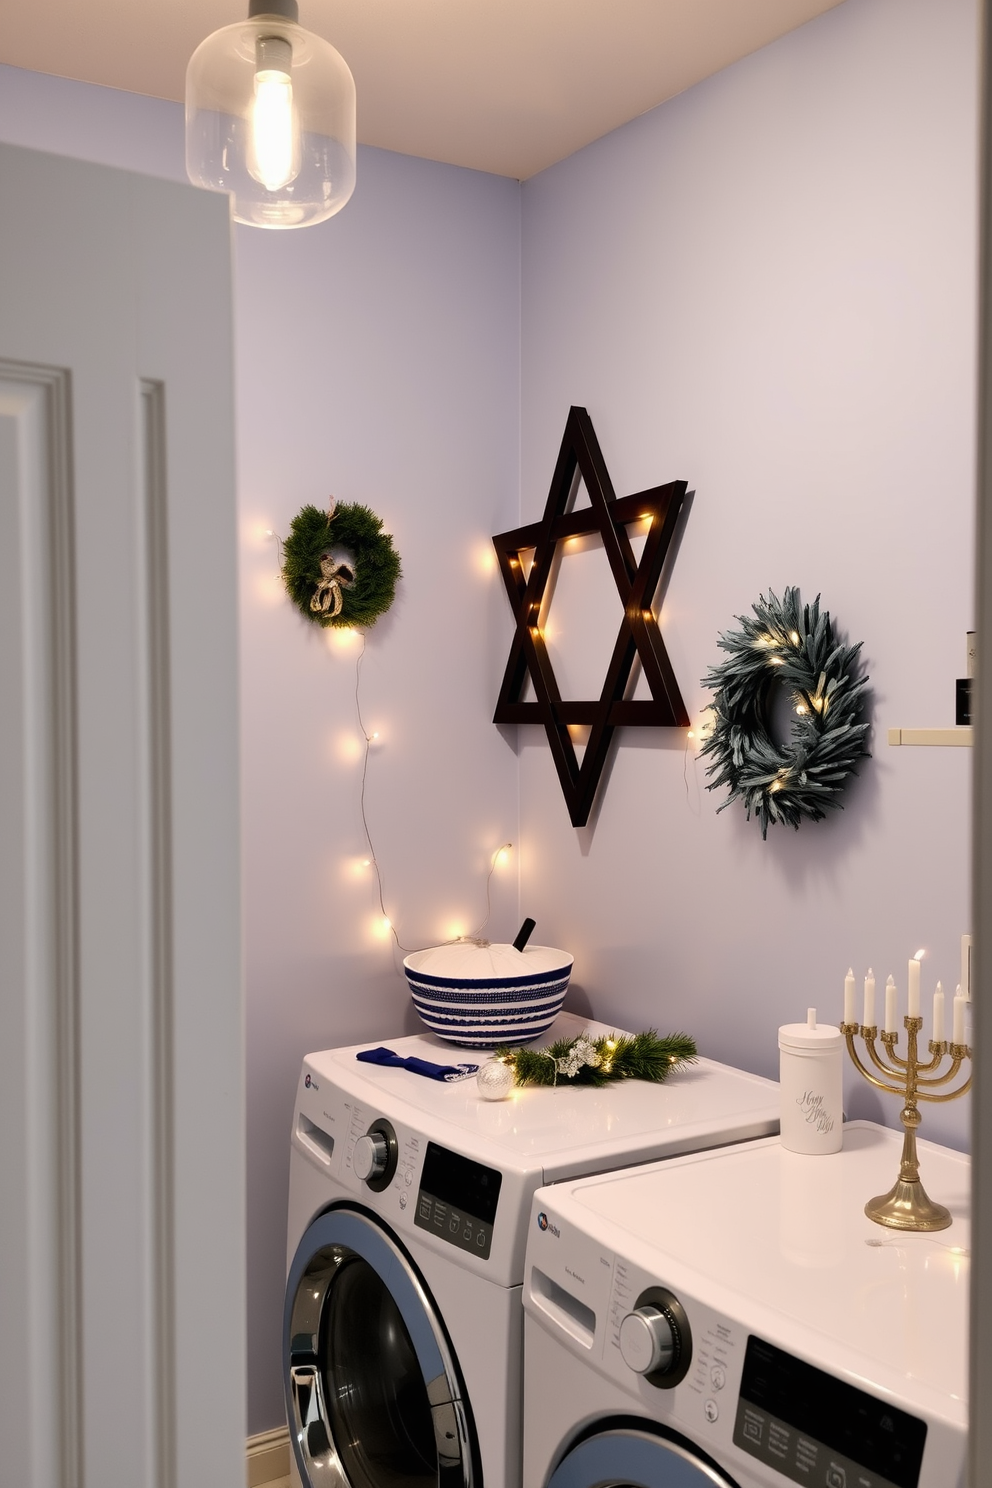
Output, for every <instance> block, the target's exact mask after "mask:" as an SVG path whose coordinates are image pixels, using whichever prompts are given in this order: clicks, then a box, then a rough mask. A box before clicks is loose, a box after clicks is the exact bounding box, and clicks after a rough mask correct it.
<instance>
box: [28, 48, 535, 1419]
mask: <svg viewBox="0 0 992 1488" xmlns="http://www.w3.org/2000/svg"><path fill="white" fill-rule="evenodd" d="M182 131H183V123H182V110H181V109H180V108H179V107H177V106H176V105H173V104H167V103H161V102H158V101H156V100H153V99H147V98H139V97H136V96H134V95H131V94H126V93H116V92H112V91H110V90H108V89H101V88H94V87H89V86H86V85H83V84H78V83H71V82H67V81H65V80H62V79H57V78H48V77H41V76H38V75H36V74H32V73H26V72H21V71H18V70H16V69H13V68H0V138H4V139H8V140H10V141H12V142H15V143H20V144H26V145H33V146H35V147H37V148H41V149H47V150H53V151H56V152H59V153H63V154H67V155H74V156H77V157H81V158H85V159H94V160H101V161H104V162H106V163H108V164H112V165H122V166H128V167H130V168H134V169H145V170H147V171H149V172H151V173H153V174H161V175H169V176H177V177H178V176H183V133H182ZM519 203H520V191H519V187H518V186H517V184H516V183H515V182H510V181H506V180H502V179H499V178H497V177H494V176H486V175H482V174H479V173H476V172H472V171H465V170H459V169H456V168H454V167H451V166H442V165H435V164H432V163H430V162H427V161H421V160H414V159H410V158H407V157H403V156H398V155H392V154H389V153H388V152H385V151H380V150H361V151H360V158H359V184H358V187H357V190H356V192H355V196H354V198H353V199H352V201H351V203H350V204H349V206H348V209H347V211H346V212H344V213H343V214H342V215H341V216H339V217H336V218H334V219H332V220H331V221H330V222H328V223H326V224H323V225H321V226H320V227H317V228H311V229H309V230H308V231H307V232H305V233H299V234H292V233H288V234H283V233H264V232H257V231H253V230H251V229H244V228H239V229H237V230H236V234H235V239H236V244H235V249H236V251H235V260H236V263H235V271H236V272H235V279H236V305H235V324H236V337H237V378H238V452H239V466H240V481H239V484H240V506H241V529H242V530H241V536H242V544H241V605H242V613H241V636H242V641H241V692H242V709H243V720H244V726H243V758H242V769H243V783H244V843H245V866H244V875H245V890H244V903H245V939H246V966H247V989H246V992H247V1049H248V1111H247V1124H248V1272H249V1277H248V1286H249V1291H248V1345H249V1401H248V1429H249V1431H251V1432H256V1431H262V1430H265V1429H267V1428H269V1427H271V1426H274V1425H277V1424H278V1423H279V1422H280V1420H281V1419H282V1388H281V1381H280V1344H279V1337H280V1327H281V1320H282V1290H283V1279H284V1276H285V1248H286V1219H285V1215H286V1197H287V1174H288V1155H289V1127H290V1121H291V1117H292V1109H293V1100H294V1097H295V1092H296V1081H297V1078H298V1075H299V1068H300V1061H301V1058H302V1056H303V1054H304V1053H305V1052H306V1051H308V1050H310V1049H315V1048H326V1047H327V1046H329V1045H332V1044H342V1043H349V1042H352V1041H358V1040H365V1039H369V1040H380V1039H384V1038H389V1037H390V1036H393V1037H395V1036H396V1034H397V1033H400V1032H403V1031H404V1030H405V1029H406V1028H407V1027H408V1026H410V1027H412V1022H411V1019H412V1014H411V1013H410V1012H409V1010H408V1007H409V1004H408V999H407V997H406V994H405V990H404V988H405V984H404V982H403V980H402V974H401V973H400V972H399V971H398V965H399V961H398V957H394V955H393V954H392V953H391V950H390V947H389V945H388V943H386V942H385V941H383V940H381V939H379V938H377V935H376V919H377V903H376V898H375V892H374V884H373V878H372V875H371V873H370V872H369V871H368V870H367V869H363V868H362V866H361V865H362V860H363V859H364V858H365V857H366V856H367V850H366V847H365V843H364V839H363V835H362V824H361V815H360V809H359V789H360V771H361V753H360V742H361V741H360V735H359V732H358V728H357V721H356V715H355V676H356V661H357V657H358V645H357V644H356V643H355V642H354V641H352V642H351V644H350V645H348V644H345V645H339V644H336V643H335V642H333V641H332V642H331V643H330V644H329V643H328V641H327V638H326V637H325V636H324V635H323V634H322V633H320V632H318V631H316V630H315V629H314V628H313V627H312V626H310V625H308V624H307V623H306V622H305V621H304V620H302V619H301V618H300V617H299V616H298V615H297V614H296V612H295V611H294V610H293V609H292V608H291V606H290V605H289V604H288V602H287V600H286V599H285V596H284V595H283V592H282V589H281V585H280V583H279V580H278V578H277V577H276V562H277V556H276V548H275V545H274V543H273V541H272V539H271V538H267V537H266V536H265V532H266V529H267V528H272V529H274V530H275V531H276V532H279V533H283V534H285V532H286V531H287V530H288V527H289V522H290V520H291V518H292V517H293V516H294V514H295V513H296V512H297V511H298V510H299V508H300V506H302V505H303V504H304V502H310V501H312V502H315V503H318V504H319V503H322V502H323V501H325V500H326V499H327V497H328V496H329V495H330V494H333V495H335V496H336V497H337V498H338V499H339V500H342V501H360V502H364V503H366V504H368V505H369V506H371V507H373V508H374V509H375V510H376V511H377V512H378V513H379V514H380V515H381V516H382V517H383V518H384V521H385V525H386V527H387V529H388V530H390V531H391V532H392V533H393V534H394V536H395V539H396V545H397V547H398V549H399V551H400V554H401V556H402V560H403V568H404V577H403V580H402V582H401V585H400V589H399V597H398V599H397V602H396V604H395V606H394V607H393V609H392V610H391V611H390V613H389V614H388V615H387V616H385V617H384V618H382V619H381V620H380V621H379V622H378V623H377V624H376V626H375V627H374V628H373V629H372V630H371V631H370V633H369V636H368V643H367V651H366V655H365V659H364V662H363V671H362V703H363V712H364V717H365V721H366V726H367V727H368V729H369V731H370V732H372V731H373V730H374V731H377V732H378V733H379V734H380V741H381V742H380V744H379V745H378V746H377V747H376V750H375V753H374V755H373V756H372V758H371V761H370V766H369V783H368V794H367V814H368V819H369V824H370V826H371V828H372V832H373V837H374V840H375V844H376V851H377V854H378V857H379V860H380V863H381V867H382V871H383V876H384V881H385V893H386V906H387V909H388V911H389V913H390V914H391V916H392V917H393V919H394V920H395V922H396V925H397V929H398V932H399V934H400V937H401V939H403V940H404V942H405V943H406V944H407V945H409V946H416V945H424V944H431V943H433V942H435V941H436V940H438V939H443V938H445V937H446V936H448V935H450V934H452V933H453V932H454V931H455V929H456V927H457V928H458V929H460V930H461V931H463V932H464V931H470V930H471V929H473V928H474V927H475V926H477V925H478V924H479V922H480V921H481V920H482V918H483V916H484V914H485V878H486V873H487V871H488V868H489V863H490V857H491V854H492V852H493V850H494V849H495V848H497V847H498V846H499V845H500V844H501V843H503V842H505V841H507V840H515V838H516V821H517V787H516V760H515V758H514V754H513V751H512V749H511V748H510V747H509V746H508V745H507V744H506V742H505V741H504V740H503V739H502V738H501V737H500V735H499V734H498V733H497V732H496V730H495V729H494V728H493V727H492V724H491V723H490V716H491V711H492V708H491V699H492V697H493V696H494V694H495V690H496V686H497V683H498V677H499V671H500V667H501V664H502V656H501V654H500V648H501V640H500V637H499V622H500V621H501V620H502V618H503V609H502V606H503V599H502V594H501V591H499V590H498V587H497V579H496V576H495V574H494V571H493V565H492V560H491V550H490V544H489V536H490V534H491V533H493V532H497V531H500V530H502V529H503V528H505V527H507V526H512V525H513V523H514V522H515V520H516V515H517V509H518V508H517V489H518V378H519V247H520V219H519ZM68 230H71V224H67V231H68ZM189 541H190V542H195V541H196V533H195V532H190V533H189ZM492 898H493V919H492V922H491V927H490V928H491V932H492V933H495V934H496V935H497V936H501V937H503V938H506V937H507V936H511V935H512V934H513V932H514V930H515V928H516V923H517V921H516V914H517V870H516V860H515V859H514V858H513V857H512V856H511V858H510V860H509V861H508V862H507V864H506V866H505V868H502V869H500V870H497V873H496V875H495V876H494V879H493V884H492ZM218 1057H219V1058H224V1057H226V1052H225V1051H218ZM237 1222H238V1220H237V1218H236V1217H235V1218H233V1219H232V1223H234V1224H236V1223H237ZM204 1243H205V1254H206V1253H208V1252H209V1249H210V1247H211V1245H212V1246H213V1247H214V1248H215V1254H214V1258H213V1260H212V1261H211V1262H210V1263H211V1264H217V1260H218V1254H217V1252H218V1251H219V1252H220V1254H222V1246H223V1237H217V1236H214V1237H208V1236H205V1237H204Z"/></svg>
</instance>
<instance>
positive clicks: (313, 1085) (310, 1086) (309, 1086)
mask: <svg viewBox="0 0 992 1488" xmlns="http://www.w3.org/2000/svg"><path fill="white" fill-rule="evenodd" d="M303 1083H304V1085H305V1086H306V1087H307V1089H308V1090H311V1089H313V1090H319V1089H320V1086H319V1085H318V1084H317V1081H316V1080H314V1079H312V1078H311V1076H310V1075H307V1077H306V1079H305V1080H304V1081H303Z"/></svg>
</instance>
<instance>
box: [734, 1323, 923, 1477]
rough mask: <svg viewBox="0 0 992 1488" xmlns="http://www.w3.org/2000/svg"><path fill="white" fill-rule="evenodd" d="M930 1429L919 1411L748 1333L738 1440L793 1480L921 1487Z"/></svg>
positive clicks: (736, 1424) (748, 1450) (745, 1449)
mask: <svg viewBox="0 0 992 1488" xmlns="http://www.w3.org/2000/svg"><path fill="white" fill-rule="evenodd" d="M926 1435H927V1428H926V1422H925V1421H921V1420H919V1419H918V1418H917V1417H916V1416H910V1415H908V1414H907V1413H906V1412H905V1411H902V1410H899V1409H897V1407H895V1406H893V1405H890V1404H889V1403H888V1402H887V1401H884V1400H878V1399H877V1398H876V1397H875V1396H874V1395H867V1394H866V1393H865V1392H864V1391H863V1390H859V1389H857V1388H856V1387H855V1386H854V1385H849V1384H846V1383H845V1382H844V1381H843V1380H839V1379H835V1378H834V1377H833V1375H830V1374H825V1373H824V1372H823V1370H822V1369H815V1368H814V1367H813V1365H812V1364H805V1363H803V1361H802V1360H801V1359H796V1358H795V1357H794V1356H793V1355H792V1354H787V1353H784V1352H783V1351H782V1349H779V1348H776V1347H775V1346H774V1345H773V1344H770V1343H765V1342H764V1341H763V1340H762V1339H760V1338H755V1337H754V1336H753V1335H752V1336H751V1337H749V1338H748V1341H747V1353H746V1355H745V1359H744V1376H743V1379H742V1381H741V1393H740V1400H739V1402H738V1406H737V1419H736V1422H735V1425H734V1442H735V1443H736V1445H737V1446H739V1447H741V1448H742V1449H743V1450H744V1451H745V1452H749V1453H750V1454H751V1456H753V1457H758V1458H760V1459H761V1461H762V1462H766V1463H768V1464H769V1465H770V1466H772V1467H774V1468H776V1469H777V1470H778V1471H779V1472H780V1473H782V1474H783V1475H784V1476H785V1477H788V1478H792V1480H793V1481H794V1482H796V1483H807V1484H809V1483H810V1482H818V1483H823V1484H825V1485H826V1488H847V1485H851V1484H854V1483H857V1484H858V1485H859V1488H860V1485H864V1488H917V1484H918V1482H919V1477H920V1468H921V1466H922V1464H923V1447H924V1443H925V1442H926ZM855 1474H857V1475H856V1476H855Z"/></svg>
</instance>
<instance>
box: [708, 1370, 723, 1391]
mask: <svg viewBox="0 0 992 1488" xmlns="http://www.w3.org/2000/svg"><path fill="white" fill-rule="evenodd" d="M726 1383H727V1371H726V1370H725V1369H724V1367H723V1365H722V1364H714V1365H713V1368H712V1369H711V1370H710V1384H711V1385H712V1386H713V1388H714V1390H722V1389H723V1387H724V1385H725V1384H726Z"/></svg>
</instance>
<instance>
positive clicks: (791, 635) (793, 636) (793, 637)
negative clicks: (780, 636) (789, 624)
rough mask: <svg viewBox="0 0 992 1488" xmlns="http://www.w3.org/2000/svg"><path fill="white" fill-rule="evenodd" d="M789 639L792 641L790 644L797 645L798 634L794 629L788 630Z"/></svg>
mask: <svg viewBox="0 0 992 1488" xmlns="http://www.w3.org/2000/svg"><path fill="white" fill-rule="evenodd" d="M789 640H790V641H791V642H792V644H793V645H794V646H798V645H799V634H798V632H797V631H795V630H793V631H790V632H789Z"/></svg>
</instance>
